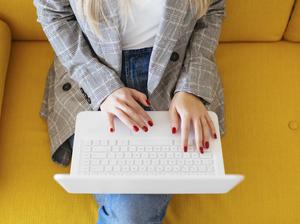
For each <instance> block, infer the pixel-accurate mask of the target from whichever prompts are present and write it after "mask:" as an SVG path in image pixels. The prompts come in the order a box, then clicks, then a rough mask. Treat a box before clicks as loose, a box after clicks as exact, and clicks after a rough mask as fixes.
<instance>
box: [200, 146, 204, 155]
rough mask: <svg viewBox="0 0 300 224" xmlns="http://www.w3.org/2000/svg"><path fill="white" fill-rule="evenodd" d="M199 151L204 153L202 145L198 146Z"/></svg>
mask: <svg viewBox="0 0 300 224" xmlns="http://www.w3.org/2000/svg"><path fill="white" fill-rule="evenodd" d="M200 152H201V153H202V154H203V153H204V150H203V147H201V146H200Z"/></svg>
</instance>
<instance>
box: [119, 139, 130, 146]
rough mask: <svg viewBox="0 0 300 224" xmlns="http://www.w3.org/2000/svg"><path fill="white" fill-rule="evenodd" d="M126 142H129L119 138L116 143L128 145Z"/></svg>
mask: <svg viewBox="0 0 300 224" xmlns="http://www.w3.org/2000/svg"><path fill="white" fill-rule="evenodd" d="M128 142H129V141H128V140H124V139H120V140H118V141H117V144H118V145H121V146H122V145H128Z"/></svg>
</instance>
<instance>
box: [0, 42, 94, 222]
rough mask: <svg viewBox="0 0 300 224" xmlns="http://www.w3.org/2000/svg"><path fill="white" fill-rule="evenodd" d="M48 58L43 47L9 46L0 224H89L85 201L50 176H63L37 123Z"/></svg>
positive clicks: (0, 144)
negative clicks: (9, 58) (67, 191)
mask: <svg viewBox="0 0 300 224" xmlns="http://www.w3.org/2000/svg"><path fill="white" fill-rule="evenodd" d="M52 58H53V52H52V50H51V47H50V45H49V44H48V43H47V42H45V41H41V42H38V41H37V42H14V43H13V44H12V53H11V61H10V66H9V69H8V74H7V81H6V86H5V87H6V90H5V95H4V102H3V114H2V120H1V127H0V128H1V129H0V192H2V193H1V200H0V217H1V219H0V223H5V224H13V223H18V224H22V223H24V224H25V223H27V224H28V223H32V224H35V223H36V224H46V223H49V224H50V223H57V224H66V223H95V222H96V221H95V219H96V215H97V213H96V210H95V209H96V205H95V203H94V201H93V200H91V196H90V195H77V196H75V195H71V194H67V193H65V192H64V190H63V189H62V188H60V186H59V185H57V184H56V182H55V181H54V179H53V178H52V176H53V175H54V174H55V173H64V172H69V168H63V167H60V166H58V165H56V164H55V163H53V162H52V161H51V160H50V151H49V139H48V134H47V126H46V123H45V121H44V120H42V118H40V117H39V114H38V111H39V107H40V104H41V100H42V94H43V89H44V87H43V86H44V82H45V79H46V76H45V74H46V72H47V70H48V67H49V65H50V63H51V61H52Z"/></svg>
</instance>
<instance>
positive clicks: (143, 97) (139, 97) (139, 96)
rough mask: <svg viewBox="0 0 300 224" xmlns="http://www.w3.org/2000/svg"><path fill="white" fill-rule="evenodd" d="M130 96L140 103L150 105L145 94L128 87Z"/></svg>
mask: <svg viewBox="0 0 300 224" xmlns="http://www.w3.org/2000/svg"><path fill="white" fill-rule="evenodd" d="M130 91H131V93H132V96H133V98H134V99H135V100H137V101H138V102H140V103H142V104H143V105H145V106H147V107H148V106H150V101H149V100H148V99H147V96H146V94H144V93H142V92H140V91H138V90H136V89H130Z"/></svg>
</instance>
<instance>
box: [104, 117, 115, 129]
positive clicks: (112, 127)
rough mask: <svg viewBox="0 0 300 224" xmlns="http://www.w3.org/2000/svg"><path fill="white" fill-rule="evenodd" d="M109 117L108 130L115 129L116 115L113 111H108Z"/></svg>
mask: <svg viewBox="0 0 300 224" xmlns="http://www.w3.org/2000/svg"><path fill="white" fill-rule="evenodd" d="M106 114H107V118H108V130H109V132H114V131H115V123H114V115H113V114H112V113H106Z"/></svg>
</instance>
